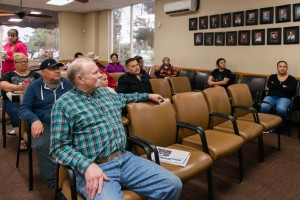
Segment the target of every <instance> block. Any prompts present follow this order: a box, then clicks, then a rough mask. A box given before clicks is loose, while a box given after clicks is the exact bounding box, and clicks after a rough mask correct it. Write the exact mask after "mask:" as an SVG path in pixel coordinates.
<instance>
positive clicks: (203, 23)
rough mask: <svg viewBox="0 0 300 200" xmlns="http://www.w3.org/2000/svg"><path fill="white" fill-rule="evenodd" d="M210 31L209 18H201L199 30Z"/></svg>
mask: <svg viewBox="0 0 300 200" xmlns="http://www.w3.org/2000/svg"><path fill="white" fill-rule="evenodd" d="M202 29H208V16H204V17H199V30H202Z"/></svg>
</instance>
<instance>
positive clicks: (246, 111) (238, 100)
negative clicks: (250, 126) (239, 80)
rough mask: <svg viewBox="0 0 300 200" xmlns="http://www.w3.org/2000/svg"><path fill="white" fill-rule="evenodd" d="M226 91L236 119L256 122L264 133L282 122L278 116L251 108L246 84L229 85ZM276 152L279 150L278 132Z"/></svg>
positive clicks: (249, 93) (249, 94)
mask: <svg viewBox="0 0 300 200" xmlns="http://www.w3.org/2000/svg"><path fill="white" fill-rule="evenodd" d="M227 90H228V93H229V95H230V97H231V100H232V106H233V107H234V116H235V117H237V119H239V120H245V121H251V122H257V123H259V124H261V125H262V126H263V128H264V131H269V130H271V129H274V128H276V127H277V126H279V125H280V123H281V122H282V119H281V117H279V116H276V115H272V114H266V113H258V112H257V111H256V110H255V109H254V108H253V103H252V96H251V92H250V90H249V87H248V85H247V84H236V85H230V86H229V87H228V88H227ZM278 150H280V132H279V131H278Z"/></svg>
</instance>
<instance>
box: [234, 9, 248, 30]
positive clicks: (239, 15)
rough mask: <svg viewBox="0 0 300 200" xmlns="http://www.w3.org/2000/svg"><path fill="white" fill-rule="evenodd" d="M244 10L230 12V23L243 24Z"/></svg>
mask: <svg viewBox="0 0 300 200" xmlns="http://www.w3.org/2000/svg"><path fill="white" fill-rule="evenodd" d="M244 22H245V21H244V11H239V12H234V13H232V25H233V26H234V27H236V26H244Z"/></svg>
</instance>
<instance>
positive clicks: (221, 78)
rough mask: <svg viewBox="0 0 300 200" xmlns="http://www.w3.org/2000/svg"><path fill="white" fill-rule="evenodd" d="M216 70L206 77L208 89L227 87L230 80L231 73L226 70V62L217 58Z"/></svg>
mask: <svg viewBox="0 0 300 200" xmlns="http://www.w3.org/2000/svg"><path fill="white" fill-rule="evenodd" d="M216 65H217V69H215V70H213V71H212V73H211V75H210V76H209V77H208V80H207V84H208V87H214V86H223V87H227V86H228V83H229V80H230V78H231V71H230V70H229V69H226V60H225V59H224V58H219V59H218V60H217V62H216Z"/></svg>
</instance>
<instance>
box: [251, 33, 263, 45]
mask: <svg viewBox="0 0 300 200" xmlns="http://www.w3.org/2000/svg"><path fill="white" fill-rule="evenodd" d="M265 32H266V31H265V29H255V30H252V45H265V43H266V42H265V41H266V39H265V35H266V33H265Z"/></svg>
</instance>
